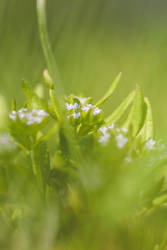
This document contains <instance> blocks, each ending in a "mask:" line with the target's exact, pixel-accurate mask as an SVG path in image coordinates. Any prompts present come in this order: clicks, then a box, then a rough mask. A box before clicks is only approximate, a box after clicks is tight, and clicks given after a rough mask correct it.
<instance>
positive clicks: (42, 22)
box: [37, 0, 63, 94]
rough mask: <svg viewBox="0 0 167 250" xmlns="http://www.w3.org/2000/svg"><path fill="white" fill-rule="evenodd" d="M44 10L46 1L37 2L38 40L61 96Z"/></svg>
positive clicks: (60, 84)
mask: <svg viewBox="0 0 167 250" xmlns="http://www.w3.org/2000/svg"><path fill="white" fill-rule="evenodd" d="M45 9H46V0H37V15H38V27H39V34H40V40H41V45H42V49H43V53H44V56H45V60H46V64H47V67H48V70H49V73H50V75H51V77H52V79H53V81H54V85H55V88H56V92H57V93H58V94H62V93H63V86H62V82H61V78H60V73H59V70H58V66H57V63H56V60H55V58H54V54H53V51H52V48H51V44H50V41H49V35H48V31H47V22H46V11H45Z"/></svg>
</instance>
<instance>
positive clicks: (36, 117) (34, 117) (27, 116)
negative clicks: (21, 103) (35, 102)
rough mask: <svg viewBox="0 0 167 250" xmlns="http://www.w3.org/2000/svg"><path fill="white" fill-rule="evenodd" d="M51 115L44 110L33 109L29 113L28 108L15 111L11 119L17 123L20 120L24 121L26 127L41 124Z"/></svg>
mask: <svg viewBox="0 0 167 250" xmlns="http://www.w3.org/2000/svg"><path fill="white" fill-rule="evenodd" d="M48 116H49V114H48V113H47V112H46V111H44V110H43V109H32V110H31V111H29V110H28V109H27V108H22V109H20V110H18V111H16V110H13V111H12V112H11V113H10V114H9V118H10V119H11V120H12V121H16V119H17V118H19V119H20V120H22V121H25V123H26V125H32V124H40V123H41V122H42V121H43V120H44V118H46V117H48Z"/></svg>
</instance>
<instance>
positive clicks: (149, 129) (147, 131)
mask: <svg viewBox="0 0 167 250" xmlns="http://www.w3.org/2000/svg"><path fill="white" fill-rule="evenodd" d="M144 102H145V104H146V106H147V113H146V119H145V122H144V125H143V128H142V129H141V131H140V133H139V134H138V136H137V137H138V138H139V139H140V141H141V142H145V141H148V140H149V139H151V138H154V121H153V113H152V108H151V104H150V102H149V100H148V98H147V97H145V98H144Z"/></svg>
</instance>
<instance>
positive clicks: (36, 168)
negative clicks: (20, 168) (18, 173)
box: [30, 149, 45, 197]
mask: <svg viewBox="0 0 167 250" xmlns="http://www.w3.org/2000/svg"><path fill="white" fill-rule="evenodd" d="M30 155H31V161H32V167H33V173H34V175H35V177H36V180H37V183H38V187H39V190H40V192H41V195H42V197H45V191H44V186H43V179H42V174H41V170H40V166H39V165H38V163H37V162H36V158H35V154H34V150H33V149H32V150H31V151H30Z"/></svg>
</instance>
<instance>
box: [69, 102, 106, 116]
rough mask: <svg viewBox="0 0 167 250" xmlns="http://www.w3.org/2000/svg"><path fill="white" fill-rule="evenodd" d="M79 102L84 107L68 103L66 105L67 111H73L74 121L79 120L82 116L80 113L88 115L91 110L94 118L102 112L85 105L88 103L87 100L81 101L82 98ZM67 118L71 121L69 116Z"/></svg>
mask: <svg viewBox="0 0 167 250" xmlns="http://www.w3.org/2000/svg"><path fill="white" fill-rule="evenodd" d="M79 100H80V102H81V104H82V105H79V104H78V103H74V104H72V103H68V102H66V104H65V105H66V109H67V110H68V111H73V113H72V114H71V116H72V117H73V118H74V119H78V118H79V117H80V116H81V112H80V111H83V112H85V113H87V112H88V111H89V110H92V113H93V115H94V116H96V115H98V114H100V113H101V112H102V109H99V108H97V107H95V106H93V105H92V104H84V103H85V102H86V100H87V98H82V101H81V98H80V99H79ZM67 118H68V119H69V118H70V116H69V115H68V116H67Z"/></svg>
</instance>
